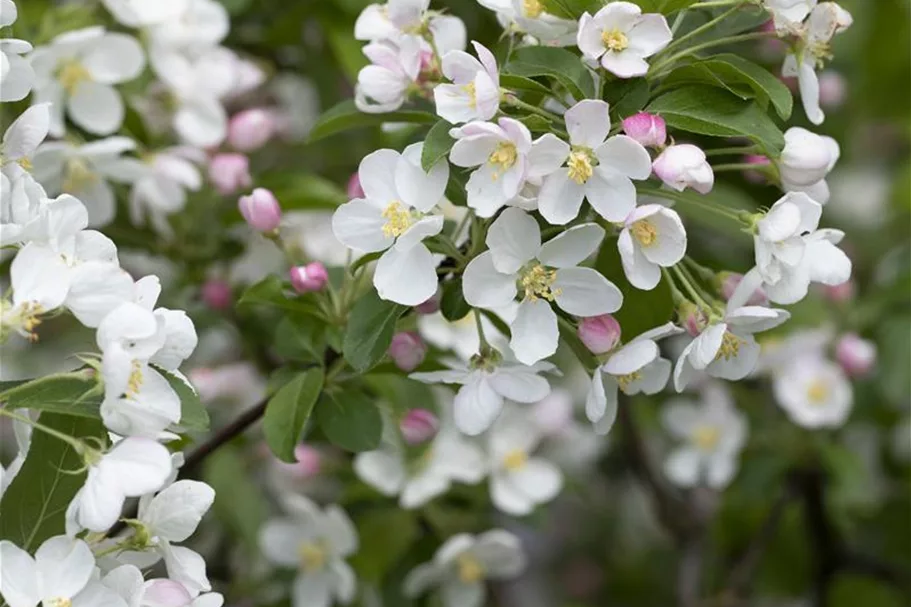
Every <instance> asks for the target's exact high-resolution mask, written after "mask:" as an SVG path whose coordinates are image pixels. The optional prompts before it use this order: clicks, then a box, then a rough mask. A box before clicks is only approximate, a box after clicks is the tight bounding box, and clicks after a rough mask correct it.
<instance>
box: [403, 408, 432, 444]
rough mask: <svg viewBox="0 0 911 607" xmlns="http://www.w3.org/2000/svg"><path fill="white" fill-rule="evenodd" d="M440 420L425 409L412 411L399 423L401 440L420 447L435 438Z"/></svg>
mask: <svg viewBox="0 0 911 607" xmlns="http://www.w3.org/2000/svg"><path fill="white" fill-rule="evenodd" d="M439 429H440V420H439V419H438V418H437V416H436V415H434V414H433V412H432V411H428V410H427V409H412V410H411V411H409V412H408V413H406V414H405V417H403V418H402V421H400V422H399V430H401V432H402V438H403V439H405V442H406V443H408V444H409V445H420V444H421V443H425V442H427V441H429V440H431V439H432V438H433V437H434V436H436V434H437V432H438V431H439Z"/></svg>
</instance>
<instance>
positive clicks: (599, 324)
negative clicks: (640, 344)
mask: <svg viewBox="0 0 911 607" xmlns="http://www.w3.org/2000/svg"><path fill="white" fill-rule="evenodd" d="M579 339H581V340H582V343H583V344H585V347H586V348H588V349H589V350H590V351H591V352H592V353H593V354H604V353H605V352H610V351H611V350H613V349H614V347H615V346H616V345H617V344H618V343H620V323H618V322H617V319H616V318H614V317H613V316H611V315H610V314H602V315H601V316H589V317H588V318H583V319H582V322H580V323H579Z"/></svg>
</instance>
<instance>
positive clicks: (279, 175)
mask: <svg viewBox="0 0 911 607" xmlns="http://www.w3.org/2000/svg"><path fill="white" fill-rule="evenodd" d="M256 184H257V186H258V187H263V188H266V189H269V190H271V191H272V193H273V194H275V197H276V198H277V199H278V200H279V201H281V205H282V209H285V210H289V211H291V210H308V209H335V208H336V207H338V206H339V205H342V204H344V203H346V202H348V195H347V194H346V193H345V191H344V190H343V189H342V188H341V187H339V185H338V184H337V183H335V182H334V181H329V180H328V179H326V178H324V177H320V176H319V175H313V174H311V173H301V172H300V171H299V170H294V171H281V172H272V173H266V174H264V175H260V176H258V177H257V178H256Z"/></svg>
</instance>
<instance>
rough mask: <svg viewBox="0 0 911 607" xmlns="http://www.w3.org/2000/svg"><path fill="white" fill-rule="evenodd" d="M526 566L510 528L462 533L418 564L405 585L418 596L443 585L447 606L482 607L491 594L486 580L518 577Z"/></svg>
mask: <svg viewBox="0 0 911 607" xmlns="http://www.w3.org/2000/svg"><path fill="white" fill-rule="evenodd" d="M526 566H527V561H526V557H525V553H524V551H523V550H522V544H521V542H520V541H519V538H517V537H516V536H514V535H513V534H511V533H509V532H508V531H503V530H500V529H494V530H492V531H487V532H485V533H482V534H480V535H477V536H473V535H469V534H467V533H460V534H458V535H454V536H452V537H450V538H449V539H448V540H446V542H444V543H443V545H442V546H440V548H439V549H438V550H437V552H436V554H435V555H434V558H433V560H432V561H430V562H427V563H424V564H422V565H418V566H417V567H416V568H414V569H413V570H412V571H411V572H410V573H409V574H408V575H407V577H406V578H405V582H404V586H403V588H404V591H405V594H406V596H409V597H417V596H420V595H422V594H424V593H425V592H427V590H428V589H430V588H432V587H436V586H439V587H440V596H441V599H442V604H443V607H481V606H482V605H484V601H485V599H486V596H487V587H486V586H485V584H484V581H485V580H488V579H491V580H504V579H510V578H513V577H516V576H518V575H519V574H520V573H522V571H523V570H524V569H525V567H526Z"/></svg>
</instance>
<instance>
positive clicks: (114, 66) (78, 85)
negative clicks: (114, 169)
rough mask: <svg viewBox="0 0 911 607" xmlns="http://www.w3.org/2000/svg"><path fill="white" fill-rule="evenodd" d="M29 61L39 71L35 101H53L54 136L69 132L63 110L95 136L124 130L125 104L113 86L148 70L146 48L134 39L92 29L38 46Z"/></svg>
mask: <svg viewBox="0 0 911 607" xmlns="http://www.w3.org/2000/svg"><path fill="white" fill-rule="evenodd" d="M29 60H30V61H31V65H32V68H33V69H34V70H35V97H36V98H37V99H38V101H39V102H50V104H51V123H50V133H51V135H53V136H54V137H62V136H63V135H64V133H66V126H65V125H64V121H63V115H64V108H66V113H67V115H69V117H70V119H72V121H73V122H74V123H76V125H77V126H79V127H80V128H82V129H84V130H86V131H88V132H89V133H92V134H93V135H110V134H112V133H114V132H115V131H116V130H117V129H119V128H120V125H121V124H122V123H123V118H124V114H125V110H124V105H123V99H121V97H120V93H118V92H117V90H116V89H115V88H114V87H113V86H112V85H115V84H120V83H123V82H128V81H130V80H133V79H134V78H136V77H137V76H139V74H140V73H141V72H142V70H143V68H144V67H145V55H144V54H143V51H142V47H141V46H140V45H139V43H138V42H137V41H136V39H135V38H133V37H132V36H128V35H126V34H121V33H115V32H107V31H105V29H104V28H103V27H88V28H85V29H80V30H74V31H70V32H66V33H65V34H61V35H59V36H57V37H56V38H54V39H53V40H52V41H51V43H50V44H49V45H48V46H42V47H38V48H36V49H35V50H34V52H32V54H31V55H30V58H29Z"/></svg>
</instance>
